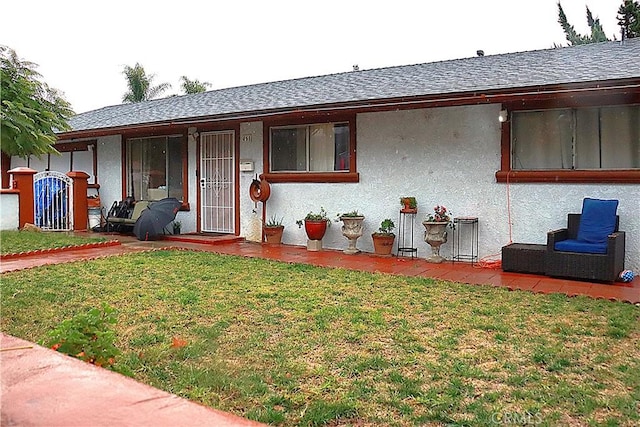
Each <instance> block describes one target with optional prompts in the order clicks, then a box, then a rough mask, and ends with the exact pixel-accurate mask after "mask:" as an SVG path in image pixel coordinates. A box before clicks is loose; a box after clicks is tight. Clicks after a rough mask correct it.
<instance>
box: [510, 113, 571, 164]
mask: <svg viewBox="0 0 640 427" xmlns="http://www.w3.org/2000/svg"><path fill="white" fill-rule="evenodd" d="M512 116H513V127H512V138H513V139H512V141H513V156H512V157H513V165H512V167H513V169H527V170H531V169H569V168H571V163H572V154H571V139H572V138H571V135H572V131H573V129H572V128H573V126H572V117H571V110H547V111H533V112H522V113H521V112H517V113H514V114H513V115H512Z"/></svg>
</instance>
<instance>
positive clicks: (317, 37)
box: [0, 0, 622, 113]
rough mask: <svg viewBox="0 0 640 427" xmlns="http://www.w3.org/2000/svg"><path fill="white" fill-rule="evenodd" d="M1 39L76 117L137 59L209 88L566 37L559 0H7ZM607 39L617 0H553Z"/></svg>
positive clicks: (108, 95) (545, 43) (161, 73)
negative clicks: (597, 25) (596, 24)
mask: <svg viewBox="0 0 640 427" xmlns="http://www.w3.org/2000/svg"><path fill="white" fill-rule="evenodd" d="M3 3H4V4H3V5H2V6H1V7H0V13H1V14H2V15H3V19H2V25H1V26H0V44H1V45H5V46H8V47H10V48H12V49H14V50H15V51H16V52H17V54H18V56H19V57H20V58H22V59H24V60H27V61H31V62H34V63H36V64H38V68H37V70H38V72H40V74H42V75H43V78H44V80H45V81H46V82H47V84H48V85H49V86H51V87H54V88H56V89H58V90H59V91H61V92H62V93H63V94H64V96H65V98H66V99H67V101H69V102H70V103H71V105H72V107H73V109H74V111H75V112H76V113H81V112H85V111H89V110H93V109H97V108H101V107H105V106H109V105H116V104H120V103H122V97H123V95H124V93H125V92H126V90H127V87H126V80H125V77H124V75H123V73H122V71H123V68H124V66H125V65H129V66H134V65H135V64H136V63H140V64H141V65H142V66H143V67H144V69H145V70H146V72H147V74H154V75H155V78H154V81H153V83H154V84H158V83H163V82H167V83H170V84H171V85H172V88H171V89H169V90H168V91H167V92H165V94H166V95H172V94H181V93H182V91H181V88H180V77H181V76H187V77H188V78H190V79H198V80H200V81H206V82H209V83H211V87H210V89H221V88H227V87H235V86H243V85H249V84H255V83H264V82H270V81H277V80H286V79H292V78H301V77H309V76H318V75H324V74H331V73H341V72H346V71H351V70H352V69H353V66H354V65H356V64H357V65H358V66H359V68H360V70H366V69H372V68H381V67H389V66H395V65H407V64H417V63H424V62H433V61H442V60H449V59H458V58H466V57H471V56H475V55H476V51H477V50H479V49H481V50H483V51H484V52H485V54H486V55H494V54H501V53H509V52H520V51H528V50H537V49H548V48H551V47H553V46H554V44H558V45H566V44H567V42H566V40H565V37H564V33H563V32H562V29H561V28H560V25H559V24H558V22H557V17H558V12H557V0H454V1H452V0H448V1H434V0H422V1H418V0H413V1H408V0H391V1H382V0H377V1H376V0H367V1H360V0H338V1H336V0H323V1H304V0H297V1H284V0H262V1H260V0H256V1H249V0H226V1H218V0H200V1H194V0H181V1H166V0H155V1H146V0H127V1H122V0H110V1H100V2H98V1H87V0H83V1H72V0H58V1H51V0H20V1H6V2H3ZM561 3H562V7H563V9H564V11H565V13H566V14H567V17H568V19H569V22H570V23H571V24H573V25H574V27H575V28H576V30H578V31H579V32H580V33H582V34H586V33H588V32H589V29H588V26H587V20H586V6H588V7H589V9H590V10H591V12H592V13H593V15H594V17H599V18H600V22H601V23H602V25H603V27H604V30H605V33H606V34H607V36H608V37H609V38H613V37H614V36H616V37H617V38H618V39H619V38H620V36H619V27H618V25H617V23H616V15H617V11H618V8H619V6H620V4H622V0H561Z"/></svg>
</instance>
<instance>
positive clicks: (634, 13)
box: [618, 0, 640, 40]
mask: <svg viewBox="0 0 640 427" xmlns="http://www.w3.org/2000/svg"><path fill="white" fill-rule="evenodd" d="M618 25H620V32H621V33H622V40H624V39H631V38H634V37H640V3H638V2H637V1H634V0H624V2H623V3H622V5H620V9H618Z"/></svg>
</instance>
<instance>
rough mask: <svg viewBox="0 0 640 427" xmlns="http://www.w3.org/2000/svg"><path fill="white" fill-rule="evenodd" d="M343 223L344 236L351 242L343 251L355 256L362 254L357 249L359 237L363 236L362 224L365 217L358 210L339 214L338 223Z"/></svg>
mask: <svg viewBox="0 0 640 427" xmlns="http://www.w3.org/2000/svg"><path fill="white" fill-rule="evenodd" d="M338 221H342V223H343V226H342V235H343V236H344V237H346V238H347V239H348V240H349V246H348V247H347V248H346V249H345V250H344V251H343V252H344V253H345V254H348V255H353V254H357V253H359V252H360V250H359V249H358V248H356V241H357V240H358V237H360V236H362V228H363V227H362V222H363V221H364V215H361V214H360V213H358V211H357V210H355V211H351V212H347V213H343V214H338V218H336V222H338Z"/></svg>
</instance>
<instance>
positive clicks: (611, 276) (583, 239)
mask: <svg viewBox="0 0 640 427" xmlns="http://www.w3.org/2000/svg"><path fill="white" fill-rule="evenodd" d="M617 208H618V201H617V200H599V199H590V198H585V199H584V201H583V203H582V214H568V217H567V228H563V229H560V230H555V231H550V232H549V233H548V234H547V250H546V253H545V264H546V267H545V273H546V274H547V275H549V276H555V277H567V278H573V279H583V280H594V281H602V282H614V281H615V280H616V279H618V275H619V274H620V272H621V271H622V270H624V256H625V233H624V231H619V230H618V225H619V220H620V218H619V217H618V215H616V210H617Z"/></svg>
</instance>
